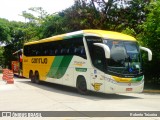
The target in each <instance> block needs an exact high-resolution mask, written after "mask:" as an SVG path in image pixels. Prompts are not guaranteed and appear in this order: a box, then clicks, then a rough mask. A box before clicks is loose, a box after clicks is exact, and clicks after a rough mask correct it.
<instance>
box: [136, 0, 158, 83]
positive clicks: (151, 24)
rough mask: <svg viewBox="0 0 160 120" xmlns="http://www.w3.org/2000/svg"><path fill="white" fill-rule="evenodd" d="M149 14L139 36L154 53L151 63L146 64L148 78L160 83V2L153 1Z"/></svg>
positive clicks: (148, 8)
mask: <svg viewBox="0 0 160 120" xmlns="http://www.w3.org/2000/svg"><path fill="white" fill-rule="evenodd" d="M146 9H147V10H148V11H149V13H148V15H147V19H146V21H145V22H144V23H143V24H142V25H141V26H140V28H141V29H142V32H141V33H140V34H139V35H138V38H139V39H140V40H141V43H142V44H143V45H144V46H147V47H148V48H150V49H151V50H152V52H153V60H152V62H151V63H149V64H148V63H145V69H146V76H147V77H148V78H149V79H150V80H151V79H152V80H154V81H155V82H156V83H157V82H158V81H157V80H159V81H160V74H159V72H158V71H160V44H159V43H160V22H159V21H160V0H157V1H153V2H151V3H150V5H149V6H148V7H147V8H146Z"/></svg>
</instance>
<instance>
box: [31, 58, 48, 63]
mask: <svg viewBox="0 0 160 120" xmlns="http://www.w3.org/2000/svg"><path fill="white" fill-rule="evenodd" d="M31 62H32V63H40V64H47V62H48V59H47V58H32V59H31Z"/></svg>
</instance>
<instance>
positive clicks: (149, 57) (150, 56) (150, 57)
mask: <svg viewBox="0 0 160 120" xmlns="http://www.w3.org/2000/svg"><path fill="white" fill-rule="evenodd" d="M140 49H141V50H144V51H146V52H148V60H149V61H151V60H152V51H151V50H150V49H148V48H146V47H141V46H140Z"/></svg>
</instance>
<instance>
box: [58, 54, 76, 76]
mask: <svg viewBox="0 0 160 120" xmlns="http://www.w3.org/2000/svg"><path fill="white" fill-rule="evenodd" d="M72 58H73V56H72V55H71V56H65V57H64V58H63V60H62V61H61V64H60V66H59V68H58V70H57V73H56V75H57V76H56V77H57V78H58V79H59V78H61V77H63V75H64V74H65V73H66V71H67V69H68V66H69V64H70V62H71V60H72Z"/></svg>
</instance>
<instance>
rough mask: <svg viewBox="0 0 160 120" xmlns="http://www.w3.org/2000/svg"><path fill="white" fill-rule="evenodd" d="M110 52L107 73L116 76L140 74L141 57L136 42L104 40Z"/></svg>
mask: <svg viewBox="0 0 160 120" xmlns="http://www.w3.org/2000/svg"><path fill="white" fill-rule="evenodd" d="M104 43H105V44H106V45H108V47H109V48H110V51H111V58H110V59H108V60H107V61H108V62H107V63H108V68H107V71H108V72H110V73H112V74H113V73H114V74H116V75H125V76H135V75H139V74H142V67H141V55H140V51H139V47H138V45H137V43H136V42H129V41H116V40H104Z"/></svg>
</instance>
